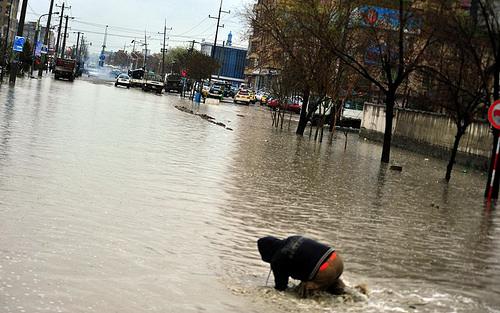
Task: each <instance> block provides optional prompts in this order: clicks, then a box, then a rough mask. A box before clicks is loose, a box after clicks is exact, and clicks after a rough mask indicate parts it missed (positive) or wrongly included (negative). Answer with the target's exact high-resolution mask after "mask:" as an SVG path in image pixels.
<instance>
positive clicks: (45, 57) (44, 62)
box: [38, 0, 54, 77]
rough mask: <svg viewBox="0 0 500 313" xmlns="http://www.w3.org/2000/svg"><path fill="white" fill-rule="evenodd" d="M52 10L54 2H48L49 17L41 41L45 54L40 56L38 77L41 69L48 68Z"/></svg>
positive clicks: (40, 75)
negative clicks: (45, 48) (40, 64)
mask: <svg viewBox="0 0 500 313" xmlns="http://www.w3.org/2000/svg"><path fill="white" fill-rule="evenodd" d="M53 8H54V0H50V7H49V17H48V20H47V26H45V27H46V28H45V29H46V31H45V38H44V39H43V45H44V46H46V47H47V53H44V54H42V66H40V69H39V70H38V77H42V75H43V68H44V67H46V66H48V65H47V64H48V60H49V57H48V56H49V49H48V47H49V35H50V22H51V21H52V10H53Z"/></svg>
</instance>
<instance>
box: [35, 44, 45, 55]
mask: <svg viewBox="0 0 500 313" xmlns="http://www.w3.org/2000/svg"><path fill="white" fill-rule="evenodd" d="M42 46H43V42H41V41H37V42H36V46H35V56H37V57H39V56H41V55H42Z"/></svg>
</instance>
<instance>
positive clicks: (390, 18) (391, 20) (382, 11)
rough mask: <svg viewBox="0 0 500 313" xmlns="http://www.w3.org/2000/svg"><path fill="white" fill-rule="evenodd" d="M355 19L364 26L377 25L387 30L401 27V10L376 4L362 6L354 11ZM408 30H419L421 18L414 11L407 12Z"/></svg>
mask: <svg viewBox="0 0 500 313" xmlns="http://www.w3.org/2000/svg"><path fill="white" fill-rule="evenodd" d="M354 16H355V17H356V18H355V20H357V22H358V23H359V24H361V25H362V26H369V27H375V28H379V29H386V30H398V29H399V24H400V23H399V10H396V9H389V8H382V7H376V6H361V7H358V8H357V9H356V10H355V11H354ZM405 18H406V25H403V26H404V28H405V31H406V32H418V31H419V29H420V27H421V19H420V18H419V17H417V16H415V15H414V14H413V13H406V16H405Z"/></svg>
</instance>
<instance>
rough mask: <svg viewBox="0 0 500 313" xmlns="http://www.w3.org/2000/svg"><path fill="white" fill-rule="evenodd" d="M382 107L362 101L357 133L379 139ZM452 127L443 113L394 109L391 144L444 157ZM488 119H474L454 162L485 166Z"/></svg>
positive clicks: (452, 136) (382, 125) (489, 139)
mask: <svg viewBox="0 0 500 313" xmlns="http://www.w3.org/2000/svg"><path fill="white" fill-rule="evenodd" d="M384 130H385V107H384V106H381V105H375V104H369V103H366V104H365V107H364V111H363V118H362V121H361V136H364V137H366V138H368V139H371V140H378V141H382V140H383V134H384ZM455 134H456V126H455V123H454V122H453V120H452V119H451V118H449V117H448V116H446V115H442V114H436V113H429V112H421V111H413V110H405V109H396V110H395V117H394V126H393V136H394V137H393V145H395V146H399V147H402V148H405V149H408V150H411V151H415V152H419V153H423V154H426V155H430V156H434V157H439V158H443V159H448V158H449V155H450V150H451V148H452V147H453V142H454V140H455ZM492 142H493V138H492V133H491V129H490V125H489V123H488V122H486V121H484V122H475V123H473V124H472V125H470V126H469V128H468V130H467V133H466V134H465V135H464V136H463V137H462V141H461V144H460V147H459V149H458V150H459V155H458V157H457V162H459V163H462V164H465V165H471V166H474V167H478V168H482V169H485V168H487V166H488V159H489V156H490V153H491V148H492Z"/></svg>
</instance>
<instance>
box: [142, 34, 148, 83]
mask: <svg viewBox="0 0 500 313" xmlns="http://www.w3.org/2000/svg"><path fill="white" fill-rule="evenodd" d="M144 48H145V50H144V66H143V67H144V73H146V61H147V59H148V39H147V37H146V30H144Z"/></svg>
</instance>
